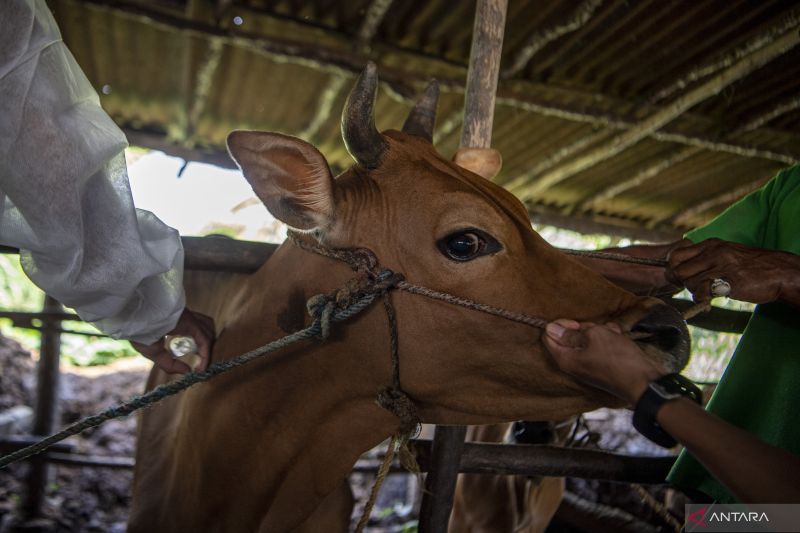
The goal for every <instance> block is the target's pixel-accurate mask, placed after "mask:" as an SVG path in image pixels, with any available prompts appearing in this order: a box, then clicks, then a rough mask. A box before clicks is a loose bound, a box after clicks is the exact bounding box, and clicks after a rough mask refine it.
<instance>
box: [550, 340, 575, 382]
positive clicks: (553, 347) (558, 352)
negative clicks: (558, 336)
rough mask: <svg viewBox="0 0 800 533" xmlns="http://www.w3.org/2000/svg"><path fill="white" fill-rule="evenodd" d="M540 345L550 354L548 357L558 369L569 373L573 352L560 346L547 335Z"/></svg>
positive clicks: (572, 363) (572, 362)
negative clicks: (550, 356) (551, 357)
mask: <svg viewBox="0 0 800 533" xmlns="http://www.w3.org/2000/svg"><path fill="white" fill-rule="evenodd" d="M542 343H543V344H544V346H545V348H547V351H548V352H550V355H552V356H553V360H554V361H555V362H556V365H557V366H558V368H559V369H561V370H563V371H564V372H568V373H570V372H571V370H572V367H573V365H574V357H575V353H576V352H575V350H573V349H572V348H568V347H564V346H562V345H561V344H559V343H558V342H556V341H555V340H553V339H552V338H550V337H549V336H547V335H545V336H544V337H542Z"/></svg>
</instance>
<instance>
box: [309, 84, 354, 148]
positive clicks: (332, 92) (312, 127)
mask: <svg viewBox="0 0 800 533" xmlns="http://www.w3.org/2000/svg"><path fill="white" fill-rule="evenodd" d="M347 81H348V78H345V77H344V76H337V75H332V76H331V79H330V81H329V82H328V85H327V86H326V87H325V90H324V91H322V94H321V95H320V98H319V103H318V104H317V110H316V112H315V113H314V116H313V117H312V118H311V121H310V122H309V123H308V126H306V128H305V129H304V130H303V131H302V132H301V133H300V134H299V135H298V137H300V138H301V139H304V140H306V141H308V142H310V143H311V144H314V143H315V141H316V136H317V133H319V129H320V128H321V127H322V126H323V125H324V124H325V123H326V122H327V121H328V119H329V118H330V116H331V113H333V106H334V104H335V103H336V97H337V96H339V94H340V93H341V92H342V89H343V88H344V86H345V83H346V82H347Z"/></svg>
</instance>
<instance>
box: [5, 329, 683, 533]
mask: <svg viewBox="0 0 800 533" xmlns="http://www.w3.org/2000/svg"><path fill="white" fill-rule="evenodd" d="M148 368H149V363H148V362H147V361H145V360H144V359H143V358H131V359H122V360H118V361H117V362H115V363H114V364H112V365H108V366H105V367H91V368H77V367H64V368H62V379H61V413H62V423H63V424H66V423H70V422H73V421H75V420H77V419H79V418H82V417H84V416H88V415H91V414H94V413H96V412H99V411H101V410H102V409H104V408H105V407H107V406H109V405H112V404H115V403H119V402H122V401H124V400H126V399H128V398H130V397H131V396H133V395H135V394H139V393H141V391H142V389H143V386H144V382H145V378H146V375H147V371H148ZM34 387H35V360H34V358H33V357H32V355H31V354H30V353H28V352H26V351H24V350H22V349H21V348H20V347H19V345H17V344H16V343H15V342H14V341H11V340H9V339H4V338H0V412H3V411H5V410H7V409H9V408H12V407H15V406H19V405H28V406H32V405H33V400H34V394H33V392H34ZM627 418H628V417H627V415H624V414H620V413H619V412H612V411H600V412H596V413H593V414H591V415H590V416H589V420H588V424H589V427H590V429H592V430H593V431H598V432H600V433H602V434H603V435H604V437H602V438H601V439H600V443H599V444H600V446H602V447H603V448H606V449H611V450H617V451H626V452H629V453H638V454H651V453H658V452H660V450H659V449H658V448H657V447H656V446H654V445H650V443H649V442H647V441H646V440H644V439H643V438H640V437H639V436H638V435H637V434H636V432H635V431H634V430H633V429H632V428H631V427H630V424H629V423H628V421H627ZM24 430H25V428H17V433H22V432H24ZM134 434H135V417H129V418H127V419H122V420H113V421H109V422H107V423H105V424H104V425H102V426H101V427H99V428H96V429H93V430H89V431H86V432H85V433H84V434H82V435H80V436H78V437H73V438H72V439H70V441H69V442H70V444H72V445H73V446H74V451H75V452H76V453H81V454H88V455H105V456H114V457H132V456H133V453H134ZM379 453H383V448H382V447H379V448H378V449H376V450H373V451H371V452H370V453H369V454H368V456H371V457H377V455H378V454H379ZM27 468H28V467H27V466H26V465H25V464H21V465H12V466H11V467H9V468H7V469H3V470H0V533H11V532H59V533H60V532H87V533H89V532H92V533H94V532H104V533H117V532H119V533H122V532H123V531H124V530H125V523H126V519H127V509H128V504H129V501H130V494H129V489H130V486H131V478H132V473H131V472H130V471H129V470H112V469H102V468H76V467H68V466H53V467H51V469H50V470H51V478H50V482H49V483H48V486H47V491H46V496H45V500H44V505H43V508H42V513H41V516H40V517H38V518H36V519H25V518H24V516H23V511H22V507H23V505H22V504H23V502H24V496H23V494H24V491H23V486H24V480H25V477H26V471H27ZM373 479H374V476H373V475H371V474H353V475H352V476H351V485H352V487H353V492H354V495H355V497H356V499H357V501H358V502H359V503H358V504H357V505H356V509H355V510H354V518H353V521H354V523H355V521H357V519H358V517H359V516H360V512H361V509H362V508H363V502H364V501H365V500H366V498H367V495H368V492H369V490H370V487H371V484H372V481H373ZM568 490H570V491H571V492H573V493H575V494H577V495H579V496H580V497H581V498H584V499H586V500H587V501H596V502H602V503H606V504H609V505H613V506H616V507H620V508H623V509H625V510H626V511H628V512H630V513H632V514H634V515H635V516H637V517H638V518H639V519H642V520H644V521H647V522H649V523H651V524H653V525H656V526H658V528H662V529H664V530H668V529H666V528H665V524H664V521H663V520H662V519H660V518H659V517H658V516H657V513H656V512H655V511H654V510H653V509H652V506H649V505H646V504H643V503H642V501H641V496H640V495H639V494H637V493H636V492H635V491H634V490H632V489H631V487H630V486H629V485H626V484H615V483H603V482H593V481H589V482H587V481H583V480H568ZM651 493H653V494H654V495H655V496H656V498H658V499H663V497H664V490H663V489H654V490H651ZM419 500H420V491H419V487H418V483H417V480H416V478H415V477H414V476H410V475H391V476H389V477H388V478H387V482H386V484H385V485H384V488H383V490H382V491H381V494H380V497H379V499H378V503H377V505H376V508H375V510H374V511H373V513H372V519H371V520H370V527H368V528H367V531H370V532H372V533H379V532H380V533H382V532H401V531H403V532H405V531H413V530H414V525H415V516H416V512H417V511H418V508H419ZM679 503H680V502H679ZM679 508H680V506H679V505H677V506H676V509H679ZM676 514H678V515H679V514H680V509H679V510H678V511H676ZM669 530H671V529H669ZM550 531H565V532H566V531H580V529H574V528H572V527H570V526H569V525H568V524H566V523H565V522H563V521H560V522H556V524H554V525H553V526H551V528H550Z"/></svg>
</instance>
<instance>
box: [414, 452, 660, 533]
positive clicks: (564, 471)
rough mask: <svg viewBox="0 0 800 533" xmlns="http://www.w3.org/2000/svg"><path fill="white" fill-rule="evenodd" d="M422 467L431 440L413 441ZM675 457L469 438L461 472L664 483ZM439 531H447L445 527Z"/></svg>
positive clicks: (425, 468) (428, 459)
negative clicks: (490, 441)
mask: <svg viewBox="0 0 800 533" xmlns="http://www.w3.org/2000/svg"><path fill="white" fill-rule="evenodd" d="M412 442H413V444H414V449H415V451H416V452H417V461H418V462H419V465H420V468H421V469H422V471H423V472H424V471H428V470H430V465H431V456H432V444H431V441H426V440H415V441H412ZM674 462H675V457H670V456H667V457H642V456H633V455H622V454H616V453H609V452H603V451H599V450H587V449H575V448H562V447H559V446H547V445H540V444H533V445H531V444H490V443H484V442H480V443H479V442H467V443H465V444H464V453H463V454H462V456H461V463H460V465H459V468H458V470H459V472H461V473H465V474H501V475H509V476H558V477H562V476H564V477H578V478H583V479H605V480H609V481H620V482H622V481H624V482H628V483H643V484H654V483H664V481H665V479H666V475H667V473H668V472H669V469H670V467H671V466H672V464H673V463H674ZM439 531H447V530H446V529H442V530H439Z"/></svg>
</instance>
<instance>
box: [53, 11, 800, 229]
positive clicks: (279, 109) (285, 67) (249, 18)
mask: <svg viewBox="0 0 800 533" xmlns="http://www.w3.org/2000/svg"><path fill="white" fill-rule="evenodd" d="M50 5H51V7H52V8H53V10H54V13H55V15H56V19H57V20H58V23H59V25H60V27H61V30H62V33H63V36H64V40H65V42H66V43H67V45H68V46H69V47H70V49H71V50H72V51H73V53H74V55H75V56H76V58H77V60H78V62H79V63H80V65H81V66H82V67H83V69H84V71H85V72H86V74H87V76H88V77H89V79H90V80H91V81H92V83H93V84H94V85H95V87H96V88H97V90H98V92H100V93H101V98H102V102H103V106H104V107H105V109H106V110H107V111H108V112H109V113H110V114H111V116H112V117H113V118H114V119H115V120H116V121H117V123H118V124H120V125H121V126H122V127H123V128H124V129H125V131H126V132H127V133H128V134H129V137H130V139H131V142H132V143H134V144H140V145H143V146H149V147H153V148H159V149H163V150H165V151H166V152H168V153H172V154H175V155H179V156H182V157H184V158H186V159H192V160H203V161H209V162H215V163H218V164H222V165H227V166H230V165H232V163H231V162H230V160H229V159H228V158H227V155H226V154H225V151H224V143H225V137H226V135H227V134H228V132H229V131H231V130H233V129H236V128H248V129H260V130H267V131H280V132H284V133H287V134H290V135H296V136H299V137H301V138H303V139H306V140H308V141H309V142H311V143H313V144H314V145H316V146H317V147H319V148H320V150H321V151H322V152H323V154H325V156H326V157H327V158H328V161H329V162H330V163H331V166H332V167H333V168H334V170H336V169H339V170H341V169H343V168H346V167H347V166H349V165H350V164H351V159H350V157H349V156H348V154H347V152H346V151H345V148H344V145H343V143H342V141H341V138H340V134H339V116H340V111H341V108H342V106H343V103H344V99H345V97H346V95H347V91H348V90H349V87H350V85H351V83H352V80H353V78H354V76H355V75H356V74H357V73H358V72H359V71H360V70H361V69H362V68H363V66H364V64H365V63H366V61H367V60H369V59H371V60H373V61H375V62H376V63H377V64H378V67H379V74H380V76H381V79H382V85H381V90H380V92H379V96H378V103H377V107H376V119H377V125H378V128H379V129H388V128H398V127H399V126H400V125H401V124H402V122H403V120H404V118H405V114H406V113H407V112H408V109H409V108H410V102H411V100H410V99H411V98H412V97H413V96H414V95H415V94H416V93H417V92H418V91H420V90H421V89H422V88H423V87H424V84H425V82H426V81H427V79H428V78H429V77H431V76H435V77H436V78H437V79H439V80H440V82H441V84H442V90H443V93H442V97H441V101H440V105H439V115H438V122H437V129H436V133H435V142H436V144H437V147H438V148H439V150H440V152H441V153H443V154H446V155H451V154H452V153H453V152H454V151H455V149H456V148H457V146H458V142H459V138H460V130H461V114H462V111H463V104H464V95H463V92H464V82H465V80H466V73H467V63H468V58H469V49H470V42H471V33H472V20H473V16H474V9H475V5H474V2H473V1H472V0H464V1H452V0H394V1H392V0H348V1H347V2H343V1H336V0H277V1H276V0H260V1H259V0H244V1H239V0H233V1H231V0H218V1H217V2H212V1H210V0H198V1H191V0H190V1H180V0H162V1H158V2H132V1H123V2H112V1H103V0H54V1H52V2H50ZM237 22H240V24H237ZM798 28H800V2H789V1H775V0H771V1H759V2H753V1H750V0H718V1H710V0H709V1H696V0H675V1H669V2H666V1H662V0H637V1H630V2H623V1H615V0H552V1H549V2H541V1H538V2H537V1H533V0H509V8H508V19H507V25H506V34H505V43H504V49H503V60H502V61H503V62H502V67H501V80H500V84H499V88H498V100H497V108H496V115H495V121H494V132H493V141H492V142H493V146H494V147H495V148H497V149H498V150H500V152H501V153H502V154H503V158H504V167H503V171H502V172H501V174H500V175H499V176H497V177H496V178H495V180H496V182H497V183H499V184H501V185H504V186H505V187H507V188H508V189H509V190H511V191H512V192H513V193H514V194H516V195H517V196H518V197H519V198H520V199H522V200H523V201H524V202H525V203H526V205H527V207H528V209H529V211H530V212H531V215H532V218H533V219H534V220H537V219H538V220H541V221H543V222H549V223H554V224H556V225H560V226H565V227H572V228H575V229H579V230H584V231H590V230H594V231H598V230H599V231H603V230H605V231H610V232H616V233H621V234H630V235H635V236H639V237H644V238H652V239H661V238H671V237H674V236H675V235H679V234H680V233H681V232H683V231H685V230H686V229H689V228H692V227H696V226H698V225H700V224H703V223H704V222H707V221H708V220H710V219H711V218H712V217H713V216H715V215H716V214H718V213H719V212H721V211H722V210H723V209H724V208H725V207H726V206H727V205H729V204H730V203H731V202H733V201H735V200H736V199H738V198H740V197H742V196H744V195H745V194H747V193H748V192H750V191H752V190H754V189H756V188H757V187H758V186H760V185H761V184H763V183H765V182H766V181H767V180H768V179H769V178H770V177H771V176H773V175H774V174H775V172H776V171H777V170H779V169H781V168H783V167H786V166H788V165H791V164H793V163H796V162H798V161H800V46H797V44H798V43H800V36H799V35H798ZM104 88H105V91H104V90H103V89H104ZM105 93H107V94H105Z"/></svg>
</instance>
